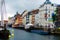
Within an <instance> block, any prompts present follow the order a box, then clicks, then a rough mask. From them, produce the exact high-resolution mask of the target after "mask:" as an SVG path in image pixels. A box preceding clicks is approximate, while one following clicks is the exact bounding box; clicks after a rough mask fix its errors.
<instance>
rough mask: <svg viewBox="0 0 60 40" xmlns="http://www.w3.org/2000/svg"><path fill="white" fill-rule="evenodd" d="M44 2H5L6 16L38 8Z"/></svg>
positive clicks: (26, 0)
mask: <svg viewBox="0 0 60 40" xmlns="http://www.w3.org/2000/svg"><path fill="white" fill-rule="evenodd" d="M44 1H45V0H5V4H6V11H7V15H8V17H9V16H14V15H15V14H16V12H17V11H19V13H22V12H23V11H24V10H25V9H27V10H32V9H36V8H39V6H40V5H42V4H43V2H44ZM50 1H51V2H52V3H57V4H60V0H50Z"/></svg>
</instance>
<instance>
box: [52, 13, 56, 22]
mask: <svg viewBox="0 0 60 40" xmlns="http://www.w3.org/2000/svg"><path fill="white" fill-rule="evenodd" d="M52 19H53V22H54V21H56V14H55V15H54V16H52Z"/></svg>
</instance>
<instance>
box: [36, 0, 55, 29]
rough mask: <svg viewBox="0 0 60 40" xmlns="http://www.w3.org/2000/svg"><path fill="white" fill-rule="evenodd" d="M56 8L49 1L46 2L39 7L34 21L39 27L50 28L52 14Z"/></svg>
mask: <svg viewBox="0 0 60 40" xmlns="http://www.w3.org/2000/svg"><path fill="white" fill-rule="evenodd" d="M55 9H56V6H55V5H54V4H52V3H51V2H50V1H49V0H46V1H45V2H44V3H43V4H42V5H41V6H40V7H39V13H38V14H37V15H36V16H35V21H36V23H38V24H39V25H43V26H48V25H50V28H52V27H53V26H52V25H53V21H52V13H54V11H55Z"/></svg>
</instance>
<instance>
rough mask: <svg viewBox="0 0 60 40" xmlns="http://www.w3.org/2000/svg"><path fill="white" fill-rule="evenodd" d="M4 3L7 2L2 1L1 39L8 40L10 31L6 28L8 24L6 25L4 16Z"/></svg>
mask: <svg viewBox="0 0 60 40" xmlns="http://www.w3.org/2000/svg"><path fill="white" fill-rule="evenodd" d="M4 2H5V1H4V0H1V23H0V24H1V25H0V38H3V39H6V38H9V35H10V31H9V30H8V29H7V28H6V23H4V16H3V14H4V11H6V10H4V8H3V5H4ZM4 6H5V5H4Z"/></svg>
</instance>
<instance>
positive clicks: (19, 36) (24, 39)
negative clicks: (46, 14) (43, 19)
mask: <svg viewBox="0 0 60 40" xmlns="http://www.w3.org/2000/svg"><path fill="white" fill-rule="evenodd" d="M8 29H9V30H10V32H11V35H10V36H9V39H8V40H60V36H57V35H55V36H54V35H40V34H36V33H29V32H26V31H24V30H19V29H14V28H8ZM4 40H5V39H4Z"/></svg>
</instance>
